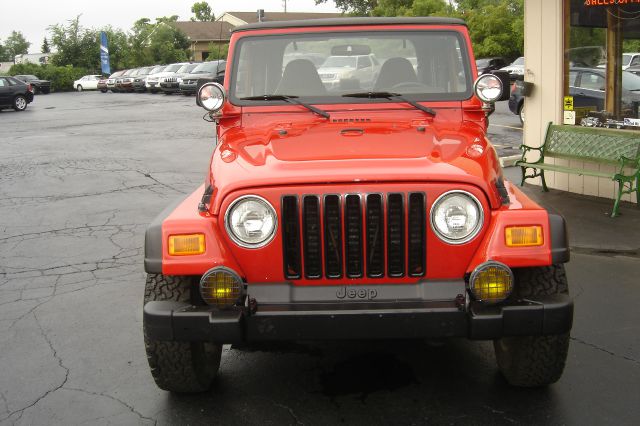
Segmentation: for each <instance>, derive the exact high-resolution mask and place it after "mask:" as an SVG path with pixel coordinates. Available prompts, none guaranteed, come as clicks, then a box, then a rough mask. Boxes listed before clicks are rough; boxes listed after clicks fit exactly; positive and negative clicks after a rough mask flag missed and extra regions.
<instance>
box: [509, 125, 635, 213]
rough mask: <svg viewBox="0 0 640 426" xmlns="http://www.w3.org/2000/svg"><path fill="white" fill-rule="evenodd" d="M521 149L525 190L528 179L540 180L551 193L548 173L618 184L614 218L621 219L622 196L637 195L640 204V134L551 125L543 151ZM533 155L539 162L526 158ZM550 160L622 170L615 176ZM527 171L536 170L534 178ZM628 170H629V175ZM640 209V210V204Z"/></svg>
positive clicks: (525, 147)
mask: <svg viewBox="0 0 640 426" xmlns="http://www.w3.org/2000/svg"><path fill="white" fill-rule="evenodd" d="M520 149H521V150H522V151H523V152H522V158H521V159H520V160H518V161H517V162H516V166H520V167H521V168H522V182H521V183H520V185H521V186H522V185H524V181H525V180H526V179H528V178H535V177H538V176H539V177H540V178H541V179H542V189H543V190H544V191H549V188H547V183H546V182H545V179H544V171H545V170H550V171H554V172H563V173H571V174H578V175H584V176H597V177H605V178H610V179H612V180H615V181H617V182H618V195H617V197H616V201H615V203H614V205H613V211H612V212H611V217H615V216H617V215H618V204H619V203H620V198H621V197H622V194H630V193H633V192H635V193H636V197H637V198H636V203H640V132H637V131H632V130H615V129H602V128H592V127H578V126H561V125H554V124H551V123H549V126H548V127H547V134H546V136H545V138H544V145H542V146H541V147H532V146H527V145H520ZM531 151H538V152H539V158H538V160H536V161H531V160H530V159H529V160H528V159H527V158H526V157H527V154H528V153H529V152H531ZM547 158H560V159H565V160H582V161H589V162H593V163H601V164H613V165H617V166H618V170H617V171H616V172H613V173H611V172H600V171H595V170H585V169H581V168H576V167H569V166H559V165H555V164H548V163H545V159H547ZM527 169H533V174H530V175H528V174H527ZM625 170H627V173H626V174H625ZM638 206H639V207H640V204H638Z"/></svg>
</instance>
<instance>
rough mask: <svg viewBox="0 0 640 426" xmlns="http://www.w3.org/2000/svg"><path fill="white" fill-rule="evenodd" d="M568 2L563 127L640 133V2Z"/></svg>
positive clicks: (635, 0)
mask: <svg viewBox="0 0 640 426" xmlns="http://www.w3.org/2000/svg"><path fill="white" fill-rule="evenodd" d="M564 1H565V20H564V22H565V32H564V33H565V64H564V69H565V79H564V95H565V98H564V102H563V105H564V109H565V113H564V123H565V124H568V125H582V126H596V127H613V128H625V129H631V130H636V131H640V115H639V111H638V110H639V105H640V0H625V1H622V0H620V1H618V0H615V1H614V0H564Z"/></svg>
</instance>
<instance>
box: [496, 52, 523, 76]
mask: <svg viewBox="0 0 640 426" xmlns="http://www.w3.org/2000/svg"><path fill="white" fill-rule="evenodd" d="M500 70H502V71H507V72H508V73H509V77H510V78H511V80H522V79H523V78H524V56H520V57H519V58H518V59H516V60H515V61H513V62H511V63H510V64H509V65H507V66H506V67H502V68H500Z"/></svg>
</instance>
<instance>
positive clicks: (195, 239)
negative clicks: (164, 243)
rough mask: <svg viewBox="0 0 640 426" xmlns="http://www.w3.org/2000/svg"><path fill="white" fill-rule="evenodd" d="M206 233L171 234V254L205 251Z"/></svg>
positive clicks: (190, 254) (184, 254)
mask: <svg viewBox="0 0 640 426" xmlns="http://www.w3.org/2000/svg"><path fill="white" fill-rule="evenodd" d="M204 250H205V245H204V234H188V235H171V236H170V237H169V254H170V255H171V256H192V255H194V254H202V253H204Z"/></svg>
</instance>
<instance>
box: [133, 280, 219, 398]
mask: <svg viewBox="0 0 640 426" xmlns="http://www.w3.org/2000/svg"><path fill="white" fill-rule="evenodd" d="M192 291H193V292H194V293H195V292H197V288H196V286H195V283H194V281H193V278H191V277H186V276H167V275H162V274H148V275H147V282H146V285H145V294H144V303H145V304H146V303H147V302H150V301H154V300H171V301H176V302H192V301H194V300H196V297H195V294H194V296H193V297H192ZM143 330H144V322H143ZM144 345H145V349H146V351H147V360H148V361H149V367H150V368H151V375H152V376H153V379H154V380H155V382H156V384H157V385H158V387H159V388H160V389H164V390H167V391H171V392H177V393H194V392H204V391H207V390H208V389H209V388H210V387H211V384H212V382H213V379H214V378H215V376H216V374H217V373H218V369H219V367H220V357H221V354H222V345H217V344H213V343H209V342H168V341H159V340H154V339H151V338H149V337H147V334H146V332H145V333H144Z"/></svg>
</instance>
